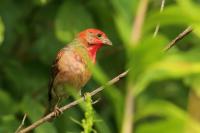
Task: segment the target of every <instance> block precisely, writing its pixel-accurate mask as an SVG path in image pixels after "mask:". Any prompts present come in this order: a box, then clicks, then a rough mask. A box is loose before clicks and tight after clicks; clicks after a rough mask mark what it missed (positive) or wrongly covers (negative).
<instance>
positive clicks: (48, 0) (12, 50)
mask: <svg viewBox="0 0 200 133" xmlns="http://www.w3.org/2000/svg"><path fill="white" fill-rule="evenodd" d="M138 2H139V1H137V0H135V1H134V0H132V1H130V0H101V1H99V0H88V1H84V0H76V1H74V0H65V1H64V0H29V1H27V0H18V1H17V0H1V1H0V68H1V69H0V106H1V109H0V132H3V133H10V132H14V131H15V130H16V129H17V127H18V126H19V125H20V123H21V120H22V118H23V115H24V114H25V113H26V114H27V116H28V118H27V120H26V122H25V125H29V124H31V123H33V122H34V121H36V120H37V119H39V118H40V117H41V116H42V115H43V113H44V110H45V107H46V104H47V85H48V80H49V75H50V72H49V71H50V65H51V63H52V62H53V60H54V58H55V54H56V52H57V51H58V50H59V49H60V48H62V47H63V46H64V45H65V44H67V43H68V42H70V41H71V40H72V39H73V37H74V36H75V34H76V33H77V32H79V31H81V30H84V29H86V28H90V27H95V28H99V29H101V30H102V31H104V32H105V33H106V34H107V35H108V37H109V38H110V39H111V40H112V42H113V44H114V46H113V47H112V48H111V47H105V48H103V49H102V50H101V51H100V52H99V54H98V57H97V58H98V62H97V67H96V68H95V69H94V70H93V71H94V72H93V73H94V75H93V78H92V80H91V81H90V82H89V83H88V84H87V85H86V86H85V87H84V89H83V91H84V92H86V91H91V90H92V89H93V88H95V87H98V86H100V85H102V84H104V83H105V82H107V81H108V80H109V79H111V78H112V77H114V76H116V75H117V74H119V73H121V72H122V71H124V70H126V68H130V69H131V71H130V73H129V75H128V78H126V79H123V80H121V81H119V82H118V83H117V84H116V85H114V86H111V87H107V88H106V89H105V90H104V91H103V92H102V93H101V94H99V95H98V96H97V97H101V101H100V102H98V103H97V104H95V105H93V109H94V110H93V111H94V112H93V113H94V117H95V120H97V121H95V122H94V126H93V127H92V128H93V129H94V130H95V131H97V132H98V133H116V132H119V131H120V129H121V125H122V117H123V111H124V110H123V107H124V99H125V96H126V95H125V94H126V85H127V81H130V82H133V83H134V86H135V87H134V88H135V90H134V94H133V95H135V100H136V101H135V106H136V107H135V108H136V110H135V112H133V116H135V117H134V124H135V125H134V128H135V129H134V131H135V132H136V133H147V132H148V133H160V132H170V133H183V132H185V130H187V128H189V127H190V128H191V129H193V130H191V131H190V133H191V132H192V133H195V132H200V124H199V123H198V122H197V121H195V120H194V119H193V118H191V117H190V115H191V114H188V113H187V108H188V106H190V105H188V94H189V91H190V89H194V91H195V92H196V93H197V94H198V95H199V96H200V87H199V86H200V82H199V80H200V76H199V74H200V58H199V57H200V52H199V50H200V45H199V42H200V17H199V12H200V1H198V0H167V1H166V6H165V8H164V11H163V12H162V13H159V6H160V1H157V0H151V1H150V3H149V6H148V12H147V14H146V20H145V23H144V27H143V31H142V37H141V41H140V42H139V44H138V47H130V45H129V44H131V42H130V33H131V30H132V25H133V21H134V17H135V13H136V10H137V7H138ZM158 23H160V27H161V28H160V31H159V34H158V36H157V37H156V38H152V35H153V32H154V29H155V27H156V25H157V24H158ZM189 25H192V26H193V28H194V32H193V33H192V34H190V35H189V36H187V37H186V38H184V39H183V40H182V41H180V42H179V43H178V44H177V46H176V47H174V48H172V49H170V51H169V52H167V53H162V52H161V51H162V49H163V48H164V46H165V45H166V44H167V43H168V42H169V41H170V40H172V39H173V38H174V37H175V36H177V35H178V34H179V33H180V32H181V31H182V30H184V29H185V28H186V27H187V26H189ZM70 101H72V98H70V99H67V100H65V103H69V102H70ZM83 106H84V105H81V106H77V107H75V108H71V109H69V110H68V111H66V112H65V113H64V114H63V115H62V116H61V117H59V118H58V119H56V120H54V122H52V123H45V124H43V125H41V126H40V127H38V128H36V129H35V130H34V131H33V132H34V133H46V132H48V133H57V132H59V133H66V132H81V131H82V130H83V129H82V128H81V127H80V126H79V125H77V123H75V122H73V121H72V120H71V118H73V119H75V120H77V121H79V122H80V123H81V120H82V119H84V112H85V111H86V112H87V109H84V108H83ZM196 106H199V105H196ZM199 108H200V107H199ZM199 110H200V109H199ZM92 117H93V116H92ZM130 117H132V116H130ZM90 128H91V127H90Z"/></svg>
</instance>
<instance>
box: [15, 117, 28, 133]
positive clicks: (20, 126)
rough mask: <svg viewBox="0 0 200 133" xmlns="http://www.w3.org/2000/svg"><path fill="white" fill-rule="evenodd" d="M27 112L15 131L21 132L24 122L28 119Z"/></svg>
mask: <svg viewBox="0 0 200 133" xmlns="http://www.w3.org/2000/svg"><path fill="white" fill-rule="evenodd" d="M26 116H27V115H26V114H25V115H24V117H23V119H22V123H21V124H20V125H19V127H18V128H17V130H16V131H15V133H19V131H20V130H21V129H22V127H23V126H24V122H25V120H26Z"/></svg>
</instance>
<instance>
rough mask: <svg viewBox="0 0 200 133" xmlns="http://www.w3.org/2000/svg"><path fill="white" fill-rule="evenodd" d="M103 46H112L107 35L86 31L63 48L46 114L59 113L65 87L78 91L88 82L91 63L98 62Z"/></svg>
mask: <svg viewBox="0 0 200 133" xmlns="http://www.w3.org/2000/svg"><path fill="white" fill-rule="evenodd" d="M103 45H112V43H111V41H110V40H109V39H108V37H107V36H106V34H105V33H104V32H102V31H100V30H98V29H86V30H84V31H82V32H80V33H79V34H78V35H77V36H76V37H75V39H74V40H73V41H72V42H71V43H69V44H67V45H66V46H65V47H64V48H62V49H61V50H60V51H59V52H58V54H57V57H56V59H55V61H54V63H53V65H52V75H51V80H50V83H49V89H48V100H49V107H48V110H47V112H46V114H47V113H50V112H52V111H55V112H57V113H58V107H57V104H58V102H59V101H60V100H61V99H62V98H63V97H65V96H66V95H67V94H66V90H64V86H70V88H71V87H72V88H75V89H76V90H77V91H80V89H81V88H82V87H83V86H84V85H85V84H86V83H87V82H88V80H89V79H90V77H91V71H90V70H89V68H88V65H89V61H91V62H92V63H93V64H95V62H96V54H97V52H98V50H99V49H100V48H101V47H102V46H103Z"/></svg>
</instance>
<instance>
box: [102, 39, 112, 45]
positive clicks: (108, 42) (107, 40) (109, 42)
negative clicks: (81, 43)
mask: <svg viewBox="0 0 200 133" xmlns="http://www.w3.org/2000/svg"><path fill="white" fill-rule="evenodd" d="M103 44H105V45H109V46H111V45H112V42H111V41H110V40H109V39H108V38H106V39H104V40H103Z"/></svg>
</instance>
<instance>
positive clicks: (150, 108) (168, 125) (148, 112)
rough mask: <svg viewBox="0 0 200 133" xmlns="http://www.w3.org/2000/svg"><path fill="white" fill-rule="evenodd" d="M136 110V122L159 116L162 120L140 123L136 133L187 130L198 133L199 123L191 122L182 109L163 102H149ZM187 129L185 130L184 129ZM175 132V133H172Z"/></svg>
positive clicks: (177, 132)
mask: <svg viewBox="0 0 200 133" xmlns="http://www.w3.org/2000/svg"><path fill="white" fill-rule="evenodd" d="M140 108H145V109H138V110H139V112H137V114H136V116H137V118H136V119H137V120H139V119H144V118H147V117H150V116H159V117H161V118H164V119H160V120H154V121H152V122H149V123H142V124H140V126H139V128H138V131H137V132H138V133H144V132H145V131H148V130H149V131H148V133H159V132H161V131H162V132H163V131H166V133H168V132H170V133H171V132H172V133H182V132H183V131H185V130H187V128H188V129H192V130H190V132H193V133H199V132H200V126H199V123H198V122H196V121H195V120H193V119H192V118H191V117H190V116H189V114H187V113H186V112H185V111H184V110H183V109H181V108H179V107H177V106H175V105H174V104H172V103H170V102H167V101H164V100H151V101H150V102H147V103H146V104H144V105H143V106H142V107H140ZM186 127H187V128H186ZM174 131H176V132H174Z"/></svg>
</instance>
